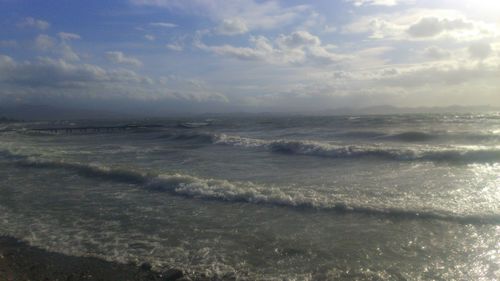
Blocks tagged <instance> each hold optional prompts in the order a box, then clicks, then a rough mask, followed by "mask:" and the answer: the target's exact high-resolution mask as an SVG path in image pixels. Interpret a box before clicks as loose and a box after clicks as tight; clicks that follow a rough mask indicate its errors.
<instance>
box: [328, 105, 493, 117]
mask: <svg viewBox="0 0 500 281" xmlns="http://www.w3.org/2000/svg"><path fill="white" fill-rule="evenodd" d="M491 111H500V107H493V106H460V105H453V106H446V107H396V106H391V105H378V106H370V107H363V108H348V107H344V108H335V109H328V110H324V111H321V112H319V113H318V114H320V115H381V114H418V113H468V112H491Z"/></svg>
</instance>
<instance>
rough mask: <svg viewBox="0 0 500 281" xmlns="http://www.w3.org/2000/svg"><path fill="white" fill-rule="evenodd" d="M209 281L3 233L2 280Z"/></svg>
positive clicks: (0, 253)
mask: <svg viewBox="0 0 500 281" xmlns="http://www.w3.org/2000/svg"><path fill="white" fill-rule="evenodd" d="M25 280H30V281H38V280H40V281H55V280H59V281H83V280H87V281H88V280H99V281H143V280H144V281H145V280H148V281H160V280H161V281H189V280H191V281H202V280H203V281H208V280H214V279H213V278H208V277H205V278H204V277H199V278H195V279H192V278H189V277H188V276H186V275H185V273H183V272H182V271H181V270H179V269H169V270H167V271H164V272H156V271H153V270H151V265H149V264H148V263H143V264H141V265H136V264H121V263H117V262H110V261H105V260H102V259H99V258H94V257H77V256H68V255H64V254H60V253H55V252H49V251H46V250H42V249H39V248H37V247H34V246H30V245H28V244H27V243H26V242H23V241H20V240H18V239H16V238H14V237H10V236H0V281H25Z"/></svg>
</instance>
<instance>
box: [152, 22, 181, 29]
mask: <svg viewBox="0 0 500 281" xmlns="http://www.w3.org/2000/svg"><path fill="white" fill-rule="evenodd" d="M149 25H151V26H155V27H163V28H174V27H177V24H175V23H170V22H152V23H150V24H149Z"/></svg>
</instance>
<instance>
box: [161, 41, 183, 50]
mask: <svg viewBox="0 0 500 281" xmlns="http://www.w3.org/2000/svg"><path fill="white" fill-rule="evenodd" d="M165 47H167V49H169V50H172V51H177V52H180V51H182V50H184V47H183V46H182V45H181V44H180V43H179V42H174V43H170V44H167V45H165Z"/></svg>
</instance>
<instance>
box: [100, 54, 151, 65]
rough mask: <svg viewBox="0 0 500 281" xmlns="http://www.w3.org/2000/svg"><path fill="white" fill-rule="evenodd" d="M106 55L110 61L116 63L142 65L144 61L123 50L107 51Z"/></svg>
mask: <svg viewBox="0 0 500 281" xmlns="http://www.w3.org/2000/svg"><path fill="white" fill-rule="evenodd" d="M106 57H107V59H108V60H109V61H111V62H113V63H116V64H127V65H132V66H142V62H141V61H140V60H138V59H136V58H133V57H128V56H126V55H125V54H123V52H119V51H110V52H107V53H106Z"/></svg>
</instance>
